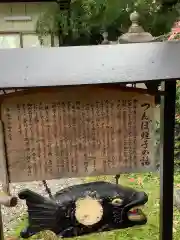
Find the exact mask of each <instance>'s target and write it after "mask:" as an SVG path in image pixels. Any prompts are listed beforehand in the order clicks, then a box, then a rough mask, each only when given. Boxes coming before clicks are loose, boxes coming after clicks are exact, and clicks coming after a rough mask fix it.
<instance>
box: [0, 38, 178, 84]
mask: <svg viewBox="0 0 180 240" xmlns="http://www.w3.org/2000/svg"><path fill="white" fill-rule="evenodd" d="M179 56H180V42H164V43H161V42H154V43H135V44H118V45H96V46H78V47H60V48H27V49H8V50H4V49H3V50H0V72H1V75H0V88H21V87H25V88H27V87H42V86H58V85H59V86H63V85H82V84H102V83H104V84H105V83H127V82H129V83H130V82H144V81H153V80H161V79H164V80H166V79H178V78H179V77H180V61H179Z"/></svg>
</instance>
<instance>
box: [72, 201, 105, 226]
mask: <svg viewBox="0 0 180 240" xmlns="http://www.w3.org/2000/svg"><path fill="white" fill-rule="evenodd" d="M102 216H103V208H102V206H101V204H100V203H99V202H98V200H97V199H93V198H91V197H86V198H81V199H78V200H77V201H76V209H75V217H76V220H77V221H78V222H79V223H81V224H83V225H85V226H92V225H94V224H96V223H98V222H99V221H100V220H101V219H102Z"/></svg>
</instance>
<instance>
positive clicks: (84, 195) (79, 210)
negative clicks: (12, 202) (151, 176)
mask: <svg viewBox="0 0 180 240" xmlns="http://www.w3.org/2000/svg"><path fill="white" fill-rule="evenodd" d="M19 198H20V199H24V200H26V204H27V207H28V222H29V223H28V227H27V228H26V229H24V230H23V231H22V232H21V234H20V235H21V237H22V238H29V237H30V236H33V235H35V234H36V233H38V232H40V231H43V230H50V231H52V232H54V233H55V234H57V235H59V236H61V237H63V238H66V237H75V236H80V235H84V234H90V233H95V232H102V231H110V230H113V229H123V228H128V227H133V226H135V225H143V224H146V222H147V218H146V216H145V214H144V213H143V212H142V210H141V209H140V206H142V205H144V204H145V203H146V202H147V201H148V196H147V195H146V193H144V192H138V191H136V190H134V189H131V188H127V187H123V186H120V185H116V184H112V183H109V182H91V183H85V184H80V185H74V186H71V187H68V188H65V189H63V190H61V191H59V192H57V193H56V194H55V195H54V196H53V198H52V199H48V198H44V197H42V196H40V195H39V194H37V193H35V192H32V191H30V190H28V189H27V190H23V191H21V192H20V193H19Z"/></svg>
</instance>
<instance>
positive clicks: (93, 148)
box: [1, 87, 155, 182]
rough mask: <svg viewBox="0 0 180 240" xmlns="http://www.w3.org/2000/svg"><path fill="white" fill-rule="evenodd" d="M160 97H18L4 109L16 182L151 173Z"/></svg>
mask: <svg viewBox="0 0 180 240" xmlns="http://www.w3.org/2000/svg"><path fill="white" fill-rule="evenodd" d="M153 112H154V97H153V96H150V95H147V94H142V93H137V92H133V91H132V92H131V90H128V91H125V92H124V91H122V90H120V89H113V88H100V87H96V88H95V87H94V88H92V87H75V88H72V87H71V88H70V87H64V88H57V89H56V90H54V89H50V90H49V89H47V90H43V89H38V91H33V92H32V91H31V92H28V91H27V92H26V93H22V92H17V93H16V94H10V95H9V96H7V97H5V98H4V99H3V101H2V104H1V119H2V121H3V123H4V128H5V129H4V130H5V143H6V148H7V149H6V151H7V161H8V167H9V169H8V172H9V179H10V182H21V181H32V180H43V179H55V178H61V177H78V176H89V175H91V176H92V175H101V174H116V173H120V172H138V171H151V170H153V169H154V167H155V162H154V156H153V152H154V151H153V142H154V136H153V122H154V115H153Z"/></svg>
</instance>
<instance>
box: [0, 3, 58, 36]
mask: <svg viewBox="0 0 180 240" xmlns="http://www.w3.org/2000/svg"><path fill="white" fill-rule="evenodd" d="M50 4H55V3H1V4H0V31H6V32H8V31H35V28H36V27H35V26H36V21H37V19H38V16H39V14H40V13H41V12H44V11H46V10H47V9H48V8H49V6H50ZM8 16H30V17H32V21H5V20H4V17H8Z"/></svg>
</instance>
